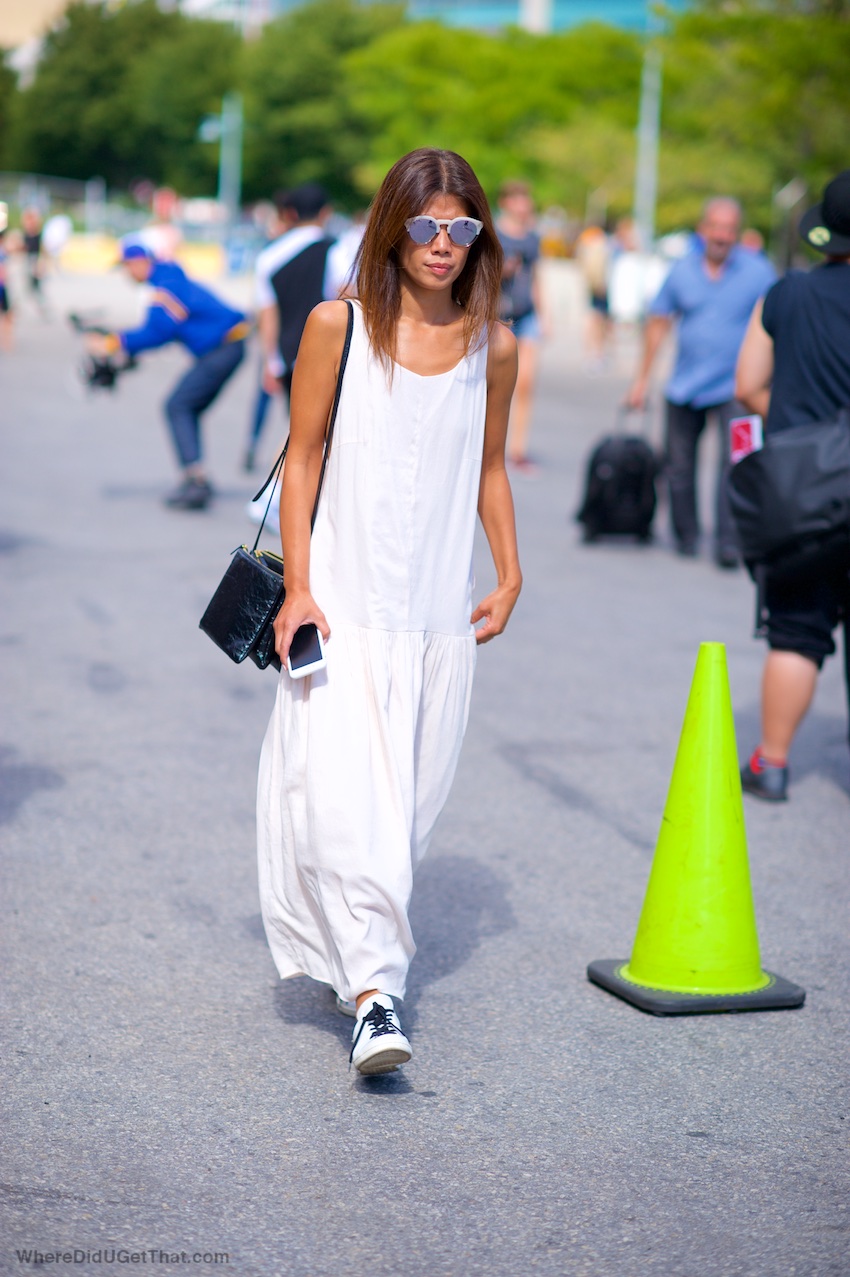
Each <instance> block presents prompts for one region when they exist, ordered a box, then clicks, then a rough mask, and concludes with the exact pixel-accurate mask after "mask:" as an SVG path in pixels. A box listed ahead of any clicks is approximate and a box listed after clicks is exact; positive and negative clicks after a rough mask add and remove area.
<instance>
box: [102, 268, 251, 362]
mask: <svg viewBox="0 0 850 1277" xmlns="http://www.w3.org/2000/svg"><path fill="white" fill-rule="evenodd" d="M148 283H149V284H151V285H152V287H153V289H154V295H153V300H152V302H151V305H150V309H149V310H148V313H147V315H146V316H145V322H144V323H143V324H142V326H141V328H132V329H130V330H129V331H127V332H121V333H119V334H118V336H119V338H120V340H121V345H122V346H123V347H124V349H125V350H126V351H127V353H128V354H129V355H135V354H138V352H139V351H140V350H153V349H154V347H156V346H164V345H166V343H167V342H170V341H179V342H182V344H183V345H184V346H186V347H187V349H188V350H190V351H191V352H192V354H193V355H196V356H201V355H206V354H209V352H210V351H211V350H215V349H216V347H217V346H220V345H221V344H222V342H223V341H224V340H225V339H226V338H227V336H228V334H229V333H230V332H231V330H232V329H234V328H237V325H241V324H244V323H245V316H244V315H243V314H242V312H241V311H240V310H234V309H233V308H232V307H231V306H227V305H225V303H224V302H222V301H219V299H218V298H217V297H214V296H213V294H212V293H211V292H208V291H207V289H206V288H202V287H201V285H200V284H196V283H195V282H194V280H191V279H188V278H187V276H186V275H185V274H184V273H183V271H182V270H181V269H180V267H179V266H177V265H175V263H174V262H154V266H153V270H152V271H151V273H150V275H149V277H148ZM246 332H247V329H246ZM237 334H238V335H237ZM245 335H246V334H245V333H239V332H238V330H237V333H234V334H233V336H232V337H231V340H232V341H233V340H238V339H239V337H242V336H245Z"/></svg>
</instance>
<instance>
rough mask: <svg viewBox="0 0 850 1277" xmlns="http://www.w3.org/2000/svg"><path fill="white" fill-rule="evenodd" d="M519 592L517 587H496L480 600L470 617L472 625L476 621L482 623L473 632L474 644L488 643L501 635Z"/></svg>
mask: <svg viewBox="0 0 850 1277" xmlns="http://www.w3.org/2000/svg"><path fill="white" fill-rule="evenodd" d="M519 591H520V587H519V586H518V585H516V586H514V585H498V586H497V587H496V589H495V590H494V591H493V593H492V594H488V595H487V597H486V599H482V600H481V602H480V603H479V604H478V607H477V608H476V609H475V611H474V612H473V613H472V617H471V620H472V624H473V625H476V624H477V623H478V621H483V622H484V624H483V625H480V626H479V627H478V629H477V630H476V631H475V641H476V643H489V642H490V639H492V638H495V637H496V635H497V634H501V633H502V631H503V630H504V628H505V626H506V625H507V623H508V621H509V619H510V615H511V612H513V610H514V604H515V603H516V601H517V599H518V597H519Z"/></svg>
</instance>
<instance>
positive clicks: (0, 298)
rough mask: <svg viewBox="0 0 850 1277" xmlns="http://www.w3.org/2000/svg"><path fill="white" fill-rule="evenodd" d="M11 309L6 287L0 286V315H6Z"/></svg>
mask: <svg viewBox="0 0 850 1277" xmlns="http://www.w3.org/2000/svg"><path fill="white" fill-rule="evenodd" d="M11 309H12V303H11V302H10V301H9V294H8V292H7V291H6V285H5V284H0V315H8V313H9V311H10V310H11Z"/></svg>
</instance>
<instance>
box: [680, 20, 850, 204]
mask: <svg viewBox="0 0 850 1277" xmlns="http://www.w3.org/2000/svg"><path fill="white" fill-rule="evenodd" d="M799 7H800V6H793V7H792V6H791V5H790V4H789V5H773V6H771V8H772V9H773V10H776V11H775V12H768V7H767V6H765V5H761V4H759V3H757V0H748V2H746V3H745V2H744V0H741V2H740V3H738V4H737V5H735V7H734V10H733V9H732V6H731V5H730V6H729V7H728V11H727V9H726V8H723V7H721V8H720V9H719V11H715V9H716V6H713V5H712V6H706V7H704V8H703V9H702V10H699V11H695V12H691V13H685V14H683V15H682V16H681V17H680V18H678V19H677V20H676V21H675V22H674V23H673V25H672V27H671V30H670V33H669V35H668V36H667V37H666V38H665V39H664V41H663V47H664V50H665V61H664V110H663V136H662V149H661V174H662V202H661V211H662V222H663V223H667V224H669V223H670V222H674V223H678V224H681V220H685V219H687V220H688V221H693V217H694V215H695V213H696V212H697V211H698V207H699V204H700V203H701V202H702V200H703V199H704V198H705V197H706V196H708V195H711V194H714V193H716V192H717V191H718V190H726V191H728V192H729V193H731V194H734V195H737V196H738V197H739V198H740V199H741V200H742V201H743V203H744V205H745V210H746V213H747V216H748V218H749V219H751V220H754V221H755V222H756V223H757V224H759V225H761V226H762V228H764V229H767V228H768V227H769V225H770V220H771V198H772V194H773V192H774V190H775V189H776V188H778V187H780V186H782V185H784V184H785V183H786V182H788V181H789V180H790V179H791V178H792V177H796V176H801V177H803V178H804V179H805V180H806V181H807V182H808V184H809V186H810V188H811V189H812V190H814V191H817V190H819V189H820V187H821V186H822V185H823V183H824V182H825V181H827V180H828V178H829V177H830V176H831V175H833V174H834V173H836V172H837V171H839V170H840V169H842V168H845V167H846V165H847V136H848V130H850V97H848V94H847V91H846V87H845V81H846V76H847V68H848V66H850V23H848V22H847V21H845V20H843V19H842V18H840V17H839V18H836V17H834V16H830V15H829V14H827V13H823V12H822V13H820V14H815V13H806V14H803V13H800V12H799V11H796V12H795V11H793V9H794V8H796V9H797V10H799ZM820 7H821V9H823V8H824V6H820Z"/></svg>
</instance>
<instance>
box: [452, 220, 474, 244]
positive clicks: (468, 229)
mask: <svg viewBox="0 0 850 1277" xmlns="http://www.w3.org/2000/svg"><path fill="white" fill-rule="evenodd" d="M449 238H450V240H451V241H452V243H453V244H457V246H458V248H468V247H469V245H470V244H474V243H475V241H476V240H477V239H478V227H477V226H476V225H475V222H473V221H472V219H471V218H469V217H456V218H455V220H454V221H453V222H452V224H451V226H450V227H449Z"/></svg>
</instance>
